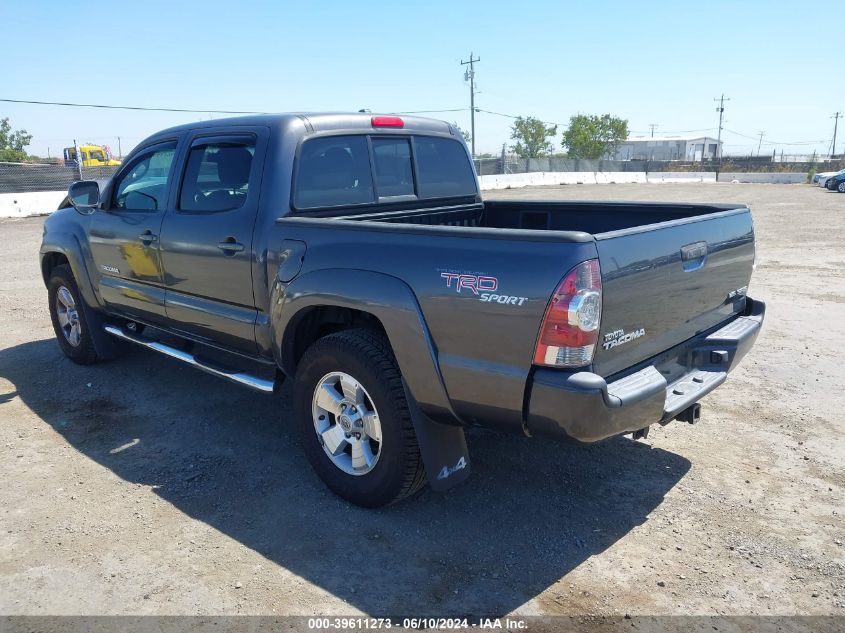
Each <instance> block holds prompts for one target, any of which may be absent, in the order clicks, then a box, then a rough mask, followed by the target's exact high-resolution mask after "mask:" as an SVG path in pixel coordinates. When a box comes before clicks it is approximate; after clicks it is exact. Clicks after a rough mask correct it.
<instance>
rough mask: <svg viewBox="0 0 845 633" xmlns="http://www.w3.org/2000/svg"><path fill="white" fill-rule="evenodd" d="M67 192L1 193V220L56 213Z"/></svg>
mask: <svg viewBox="0 0 845 633" xmlns="http://www.w3.org/2000/svg"><path fill="white" fill-rule="evenodd" d="M66 195H67V191H31V192H28V193H0V218H25V217H29V216H31V215H44V214H47V213H52V212H53V211H55V210H56V209H57V208H58V207H59V204H61V202H62V200H64V198H65V196H66Z"/></svg>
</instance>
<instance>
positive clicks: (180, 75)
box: [0, 0, 845, 155]
mask: <svg viewBox="0 0 845 633" xmlns="http://www.w3.org/2000/svg"><path fill="white" fill-rule="evenodd" d="M835 7H836V3H813V4H810V3H799V2H780V1H777V0H769V1H767V2H766V1H759V2H758V1H752V0H749V1H734V2H723V1H721V0H709V1H708V2H685V1H676V2H646V3H643V2H607V1H605V2H602V1H598V0H594V1H589V2H585V1H580V2H564V1H559V2H532V1H530V0H522V1H516V0H510V1H508V2H504V1H499V0H484V1H482V2H456V1H452V2H441V1H439V0H429V1H428V2H401V1H399V0H396V1H394V2H366V1H363V0H362V1H359V2H351V1H347V2H333V1H325V2H307V3H303V2H253V1H250V0H240V1H238V2H217V1H214V0H206V1H204V2H196V3H194V2H176V1H175V0H171V2H158V1H156V0H145V1H144V2H133V3H122V2H112V3H104V2H84V1H78V2H64V1H63V2H55V1H44V2H35V1H33V2H23V1H19V2H18V1H13V0H8V1H5V2H2V3H0V24H3V25H4V27H5V28H4V29H3V30H4V35H3V40H4V46H3V48H4V51H3V54H2V64H0V98H9V99H26V100H44V101H69V102H87V103H105V104H117V105H137V106H151V107H175V108H191V109H198V110H208V111H211V110H256V111H268V112H276V111H303V110H317V111H319V110H358V109H360V108H370V109H372V110H373V111H384V112H403V111H416V110H444V109H452V108H463V109H464V110H462V111H460V112H444V113H440V114H438V113H433V114H431V116H435V117H438V118H443V119H447V120H449V121H456V122H457V123H458V124H459V125H461V126H462V127H464V128H465V129H468V128H469V88H468V86H467V85H466V84H465V82H464V80H463V70H464V69H463V68H462V67H461V66H460V61H461V59H462V58H463V59H466V58H467V57H468V56H469V53H470V51H473V52H475V53H476V55H478V56H480V57H481V62H480V63H479V64H478V66H477V70H476V77H477V81H478V84H479V90H480V94H479V95H478V96H477V101H476V107H478V108H482V109H485V110H491V111H494V112H500V113H506V114H513V115H526V116H527V115H532V116H537V117H539V118H541V119H544V120H547V121H554V122H563V123H565V122H566V121H568V119H569V117H570V116H571V115H573V114H576V113H588V114H601V113H606V112H609V113H612V114H614V115H617V116H621V117H624V118H626V119H628V120H629V126H630V128H631V129H632V130H634V131H636V132H642V133H647V132H648V129H649V127H648V126H649V124H651V123H656V124H658V126H659V127H658V128H657V132H656V133H657V134H669V133H674V132H677V131H682V130H703V131H706V132H707V133H712V134H714V135H715V128H716V126H717V123H718V115H717V112H716V105H715V103H714V102H713V97H715V96H718V95H719V94H720V93H722V92H724V93H725V94H726V95H727V96H729V97H730V98H731V100H730V101H729V102H727V104H726V113H725V116H726V123H725V127H726V128H727V129H728V130H732V131H733V132H738V133H740V134H744V135H746V136H749V137H754V140H752V139H750V138H745V137H743V136H739V135H737V134H734V133H733V132H730V133H726V134H725V136H724V141H725V143H726V148H725V153H726V154H730V153H739V152H748V151H749V150H750V149H751V148H754V150H755V151H756V147H757V142H756V136H757V135H758V134H759V131H760V130H765V131H766V136H765V137H764V139H763V153H766V152H769V153H771V151H772V150H773V149H776V150H777V151H778V152H779V151H780V150H783V151H784V152H786V153H805V152H806V153H809V152H812V151H813V149H815V150H817V151H819V152H822V153H825V152H827V151H828V150H829V145H830V139H831V137H832V135H833V120H832V119H831V118H830V115H831V114H832V113H833V112H835V111H836V110H841V111H843V112H845V80H843V78H842V76H841V73H839V75H840V76H839V77H837V78H834V77H833V76H831V73H830V71H828V70H827V65H828V64H835V63H837V62H839V61H841V56H842V42H843V41H844V40H843V31H842V14H841V11H838V10H835ZM6 116H8V117H10V118H11V121H12V124H13V126H14V127H16V128H18V127H25V128H26V129H27V130H29V131H30V132H31V133H33V134H34V135H35V138H34V140H33V144H32V146H31V148H30V151H32V152H34V153H38V154H46V153H47V148H48V147H49V148H50V151H51V153H52V154H53V155H55V154H56V152H57V151H60V148H61V147H63V146H65V145H68V144H70V142H71V141H72V139H73V138H76V139H77V140H78V141H79V142H83V141H92V142H97V143H104V144H109V145H111V146H112V147H113V149H114V150H116V149H117V137H118V136H121V137H122V146H123V151H124V153H126V152H127V151H128V149H129V148H130V147H131V146H133V145H134V144H136V143H137V142H138V141H140V140H141V139H142V138H143V137H145V136H146V135H148V134H150V133H152V132H154V131H156V130H158V129H161V128H163V127H166V126H169V125H174V124H178V123H184V122H187V121H191V120H196V119H202V118H209V116H214V117H215V118H217V117H219V116H223V115H217V114H212V113H199V114H183V113H164V112H133V111H121V110H114V111H106V110H93V109H85V108H62V107H55V106H35V105H23V104H9V103H0V117H6ZM511 123H512V120H511V119H508V118H505V117H501V116H496V115H493V114H487V113H479V114H477V115H476V138H477V150H478V151H479V152H484V151H490V152H497V151H499V150H500V149H501V146H502V143H503V142H507V141H509V138H508V137H509V127H510V125H511ZM840 123H841V124H843V125H840V132H841V134H840V137H839V138H840V139H841V140H840V143H839V144H838V147H839V148H845V120H840ZM559 132H562V128H561V129H560V130H559ZM559 143H560V133H559V134H558V136H557V138H556V146H559ZM788 143H790V144H791V145H790V144H788ZM796 143H801V144H796ZM839 151H842V149H840V150H839Z"/></svg>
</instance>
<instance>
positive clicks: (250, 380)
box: [103, 325, 275, 393]
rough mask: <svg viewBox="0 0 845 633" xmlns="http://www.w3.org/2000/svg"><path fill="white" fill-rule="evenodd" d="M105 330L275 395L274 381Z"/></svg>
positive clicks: (121, 331)
mask: <svg viewBox="0 0 845 633" xmlns="http://www.w3.org/2000/svg"><path fill="white" fill-rule="evenodd" d="M103 330H105V331H106V333H108V334H111V335H112V336H115V337H117V338H120V339H123V340H124V341H129V342H130V343H135V344H136V345H140V346H142V347H146V348H147V349H151V350H153V351H156V352H158V353H159V354H164V355H165V356H169V357H170V358H175V359H176V360H179V361H182V362H183V363H185V364H187V365H191V366H193V367H196V368H197V369H200V370H202V371H204V372H206V373H208V374H211V375H212V376H217V377H218V378H225V379H226V380H229V381H231V382H234V383H237V384H239V385H243V386H244V387H249V388H250V389H254V390H255V391H260V392H262V393H273V387H274V386H275V383H274V382H273V381H272V380H265V379H263V378H258V377H257V376H253V375H252V374H247V373H246V372H242V371H239V370H237V369H229V368H228V367H224V366H222V365H218V364H217V363H213V362H212V361H209V360H206V359H199V358H197V357H196V356H194V355H193V354H191V353H189V352H183V351H182V350H180V349H176V348H175V347H171V346H170V345H167V344H165V343H161V342H159V341H154V340H152V339H148V338H146V337H144V336H141V335H140V334H134V333H132V332H127V331H126V330H124V329H123V328H121V327H119V326H117V325H104V326H103Z"/></svg>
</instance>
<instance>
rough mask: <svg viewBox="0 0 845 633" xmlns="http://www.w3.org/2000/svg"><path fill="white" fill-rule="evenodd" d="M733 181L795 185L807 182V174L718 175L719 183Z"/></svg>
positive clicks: (723, 173)
mask: <svg viewBox="0 0 845 633" xmlns="http://www.w3.org/2000/svg"><path fill="white" fill-rule="evenodd" d="M734 180H737V181H739V182H747V183H770V184H781V185H797V184H801V183H803V182H807V174H806V173H801V172H783V173H765V174H760V173H757V172H749V173H738V172H726V171H723V172H722V173H721V174H719V182H732V181H734Z"/></svg>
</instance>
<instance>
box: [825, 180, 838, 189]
mask: <svg viewBox="0 0 845 633" xmlns="http://www.w3.org/2000/svg"><path fill="white" fill-rule="evenodd" d="M824 188H825V189H827V190H828V191H836V183H835V182H833V178H828V180H827V182H826V183H824Z"/></svg>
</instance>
